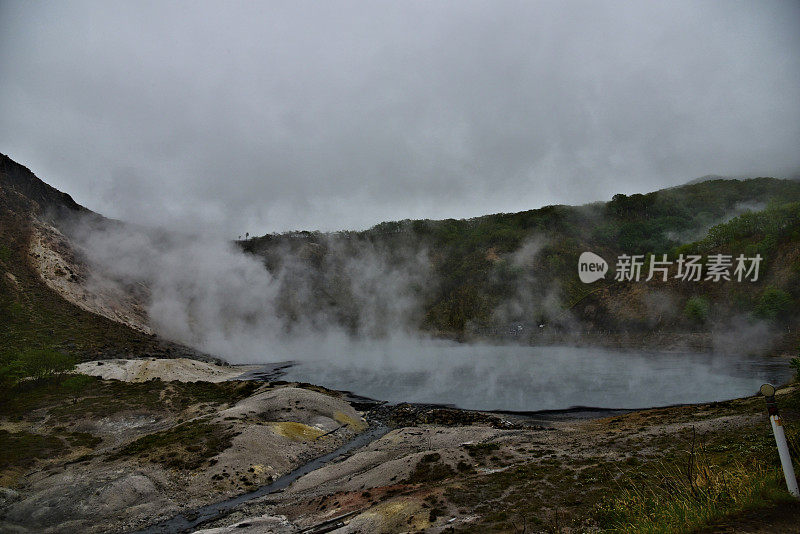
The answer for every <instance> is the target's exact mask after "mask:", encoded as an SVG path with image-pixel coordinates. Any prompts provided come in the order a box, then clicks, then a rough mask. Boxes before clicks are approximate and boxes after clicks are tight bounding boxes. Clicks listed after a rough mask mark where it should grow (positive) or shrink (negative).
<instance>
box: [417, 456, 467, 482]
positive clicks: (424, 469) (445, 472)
mask: <svg viewBox="0 0 800 534" xmlns="http://www.w3.org/2000/svg"><path fill="white" fill-rule="evenodd" d="M440 458H441V456H439V454H438V453H435V452H434V453H431V454H426V455H425V456H423V457H422V459H421V460H420V461H419V462H417V466H416V467H415V468H414V471H413V472H412V473H411V475H409V477H408V478H407V479H406V480H405V481H404V482H405V483H406V484H425V483H430V482H439V481H440V480H444V479H446V478H451V477H453V476H455V474H456V472H455V471H454V470H453V468H452V467H450V466H449V465H447V464H445V463H442V462H440V461H439V459H440Z"/></svg>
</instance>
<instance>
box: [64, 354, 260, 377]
mask: <svg viewBox="0 0 800 534" xmlns="http://www.w3.org/2000/svg"><path fill="white" fill-rule="evenodd" d="M258 368H259V366H257V365H245V366H222V365H215V364H213V363H206V362H200V361H197V360H192V359H189V358H175V359H156V358H149V359H144V360H127V359H117V360H99V361H92V362H84V363H81V364H78V365H77V366H76V371H77V372H78V373H82V374H85V375H91V376H97V377H100V378H104V379H113V380H123V381H125V382H145V381H147V380H151V379H153V378H158V379H160V380H163V381H165V382H169V381H172V380H177V381H180V382H196V381H204V382H222V381H224V380H232V379H234V378H236V377H238V376H240V375H242V374H243V373H246V372H248V371H251V370H254V369H258Z"/></svg>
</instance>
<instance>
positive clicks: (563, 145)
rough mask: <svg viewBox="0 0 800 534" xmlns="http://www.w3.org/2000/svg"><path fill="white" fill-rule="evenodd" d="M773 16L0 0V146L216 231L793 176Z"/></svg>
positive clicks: (799, 38) (72, 189)
mask: <svg viewBox="0 0 800 534" xmlns="http://www.w3.org/2000/svg"><path fill="white" fill-rule="evenodd" d="M799 23H800V4H798V3H796V2H792V3H790V2H759V3H752V2H746V3H745V2H691V3H679V2H669V3H665V4H664V5H660V4H656V3H615V2H495V1H487V2H464V1H459V2H393V3H388V2H387V3H374V2H326V3H315V2H280V3H279V2H263V3H251V2H241V3H235V2H225V3H222V2H220V3H210V2H207V3H203V2H173V3H162V2H151V3H146V2H135V3H134V2H127V3H111V2H91V3H84V2H60V3H31V2H12V1H4V2H2V3H0V151H2V152H5V153H8V154H9V155H10V156H11V157H12V158H15V159H17V160H18V161H20V162H22V163H24V164H26V165H28V166H30V167H31V168H32V170H34V172H36V173H37V174H38V175H39V176H41V177H42V178H44V179H45V180H47V181H49V182H50V183H52V184H53V185H55V186H56V187H58V188H60V189H62V190H65V191H67V192H69V193H71V194H73V196H74V197H75V198H76V200H78V201H79V202H81V203H83V204H85V205H87V206H88V207H90V208H92V209H94V210H96V211H100V212H102V213H104V214H106V215H109V216H112V217H118V218H123V219H127V220H131V221H134V222H139V223H148V224H156V225H168V226H171V227H173V228H176V229H180V230H187V229H190V228H191V229H197V228H198V227H201V228H203V229H204V230H205V231H209V232H211V231H214V232H216V233H218V234H219V235H223V236H227V237H232V236H236V235H238V234H243V233H244V232H245V231H249V232H250V233H251V234H255V233H259V234H260V233H264V232H266V231H279V230H285V229H290V228H321V229H337V228H363V227H367V226H370V225H372V224H374V223H376V222H379V221H381V220H390V219H402V218H420V217H428V218H444V217H469V216H474V215H479V214H483V213H490V212H497V211H517V210H522V209H529V208H534V207H539V206H541V205H544V204H548V203H579V202H586V201H591V200H595V199H603V198H608V197H610V196H611V195H612V194H613V193H616V192H635V191H646V190H651V189H654V188H656V187H664V186H669V185H675V184H677V183H681V182H684V181H686V180H688V179H690V178H693V177H696V176H701V175H704V174H709V173H717V174H726V175H728V174H732V175H751V174H756V175H775V176H781V175H788V174H794V173H796V172H797V171H798V169H800V153H799V152H798V150H797V146H800V54H798V51H800V32H799V31H798V27H799V26H800V24H799Z"/></svg>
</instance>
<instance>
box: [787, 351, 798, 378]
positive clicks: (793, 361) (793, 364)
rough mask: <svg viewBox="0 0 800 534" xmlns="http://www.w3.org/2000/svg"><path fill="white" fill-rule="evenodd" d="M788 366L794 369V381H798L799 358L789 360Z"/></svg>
mask: <svg viewBox="0 0 800 534" xmlns="http://www.w3.org/2000/svg"><path fill="white" fill-rule="evenodd" d="M789 365H790V366H791V367H792V369H794V379H795V380H800V357H797V358H792V359H791V360H789Z"/></svg>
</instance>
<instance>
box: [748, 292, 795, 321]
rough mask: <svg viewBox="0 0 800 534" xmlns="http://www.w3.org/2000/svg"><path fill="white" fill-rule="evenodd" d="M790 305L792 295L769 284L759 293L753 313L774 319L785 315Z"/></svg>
mask: <svg viewBox="0 0 800 534" xmlns="http://www.w3.org/2000/svg"><path fill="white" fill-rule="evenodd" d="M791 307H792V297H791V295H789V293H787V292H786V291H783V290H782V289H778V288H777V287H774V286H770V287H768V288H767V289H765V290H764V293H762V294H761V298H760V299H759V300H758V303H757V304H756V308H755V310H754V313H755V315H756V316H757V317H761V318H763V319H769V320H776V319H783V318H785V317H786V315H787V313H788V312H789V310H790V308H791Z"/></svg>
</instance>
